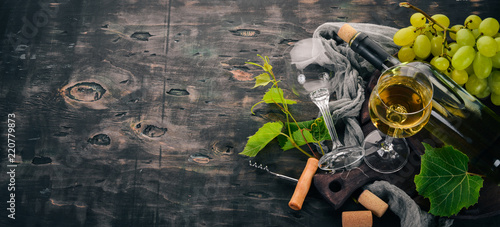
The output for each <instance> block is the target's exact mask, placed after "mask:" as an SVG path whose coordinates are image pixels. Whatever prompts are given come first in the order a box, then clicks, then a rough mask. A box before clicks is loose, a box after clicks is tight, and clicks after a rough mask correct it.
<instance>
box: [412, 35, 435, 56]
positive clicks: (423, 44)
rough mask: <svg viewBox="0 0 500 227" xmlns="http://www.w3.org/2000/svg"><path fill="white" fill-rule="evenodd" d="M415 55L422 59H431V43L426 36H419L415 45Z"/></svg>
mask: <svg viewBox="0 0 500 227" xmlns="http://www.w3.org/2000/svg"><path fill="white" fill-rule="evenodd" d="M413 51H414V52H415V55H416V56H417V57H419V58H421V59H425V58H427V57H429V55H430V54H431V41H430V40H429V38H427V36H425V35H418V36H417V38H415V43H413Z"/></svg>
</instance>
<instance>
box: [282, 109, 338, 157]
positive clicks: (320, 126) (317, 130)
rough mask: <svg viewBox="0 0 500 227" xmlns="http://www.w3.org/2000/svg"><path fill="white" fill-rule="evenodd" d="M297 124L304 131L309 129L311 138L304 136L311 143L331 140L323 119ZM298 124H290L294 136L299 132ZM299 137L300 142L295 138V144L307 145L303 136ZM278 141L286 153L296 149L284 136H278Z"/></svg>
mask: <svg viewBox="0 0 500 227" xmlns="http://www.w3.org/2000/svg"><path fill="white" fill-rule="evenodd" d="M297 124H298V125H299V127H300V128H302V129H308V133H309V134H311V138H308V137H307V136H306V135H305V134H304V136H306V139H307V141H308V142H309V143H311V142H316V141H323V140H331V138H330V134H328V129H327V128H326V124H325V121H324V120H323V117H321V118H317V119H315V120H311V121H302V122H297ZM297 124H295V123H290V124H289V126H290V131H292V136H293V135H294V134H295V132H297V131H298V127H297ZM286 126H287V127H286V129H288V124H287V125H286ZM287 132H288V131H287ZM287 134H288V133H287ZM299 135H300V139H299V140H297V139H295V136H294V137H293V138H294V140H295V143H296V144H297V145H298V146H302V145H305V144H306V142H305V141H304V138H303V137H302V135H301V134H299ZM278 141H279V143H280V146H281V149H283V150H284V151H287V150H290V149H293V148H295V147H294V146H293V145H292V142H290V141H289V140H288V138H287V137H286V136H283V135H280V136H278Z"/></svg>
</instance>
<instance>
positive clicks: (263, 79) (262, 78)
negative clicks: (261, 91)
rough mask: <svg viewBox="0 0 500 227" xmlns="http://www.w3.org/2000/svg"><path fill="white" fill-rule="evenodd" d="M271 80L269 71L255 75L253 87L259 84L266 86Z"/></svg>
mask: <svg viewBox="0 0 500 227" xmlns="http://www.w3.org/2000/svg"><path fill="white" fill-rule="evenodd" d="M269 82H272V80H271V76H269V74H267V73H262V74H260V75H258V76H256V77H255V86H254V87H253V88H256V87H258V86H266V85H267V84H268V83H269Z"/></svg>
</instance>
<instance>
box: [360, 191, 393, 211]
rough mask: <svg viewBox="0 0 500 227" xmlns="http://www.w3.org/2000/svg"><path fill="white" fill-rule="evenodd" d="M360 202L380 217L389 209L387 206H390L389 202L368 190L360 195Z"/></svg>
mask: <svg viewBox="0 0 500 227" xmlns="http://www.w3.org/2000/svg"><path fill="white" fill-rule="evenodd" d="M358 202H359V203H361V205H363V206H364V207H365V208H366V209H368V210H370V211H371V212H373V214H375V216H377V217H379V218H380V217H382V215H384V213H385V211H387V208H389V205H387V203H385V202H384V201H383V200H381V199H380V198H379V197H377V196H376V195H375V194H373V193H372V192H371V191H368V190H364V191H363V193H361V195H359V198H358Z"/></svg>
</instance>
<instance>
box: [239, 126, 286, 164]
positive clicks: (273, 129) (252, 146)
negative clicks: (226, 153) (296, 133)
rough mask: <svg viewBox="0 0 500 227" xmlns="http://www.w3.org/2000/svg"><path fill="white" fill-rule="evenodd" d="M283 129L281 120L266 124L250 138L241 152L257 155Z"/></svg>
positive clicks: (251, 155) (252, 155)
mask: <svg viewBox="0 0 500 227" xmlns="http://www.w3.org/2000/svg"><path fill="white" fill-rule="evenodd" d="M282 129H283V123H282V122H279V121H278V122H268V123H266V124H264V125H263V126H262V127H261V128H259V130H258V131H257V132H256V133H255V134H254V135H252V136H250V137H249V138H248V142H247V145H246V146H245V149H243V151H242V152H241V153H240V154H242V155H246V156H250V157H255V156H256V155H257V154H258V153H259V151H260V150H262V148H264V147H265V146H266V145H267V144H268V143H269V142H271V141H272V140H273V139H274V138H276V136H278V135H279V134H280V133H281V130H282Z"/></svg>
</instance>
